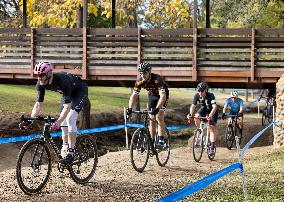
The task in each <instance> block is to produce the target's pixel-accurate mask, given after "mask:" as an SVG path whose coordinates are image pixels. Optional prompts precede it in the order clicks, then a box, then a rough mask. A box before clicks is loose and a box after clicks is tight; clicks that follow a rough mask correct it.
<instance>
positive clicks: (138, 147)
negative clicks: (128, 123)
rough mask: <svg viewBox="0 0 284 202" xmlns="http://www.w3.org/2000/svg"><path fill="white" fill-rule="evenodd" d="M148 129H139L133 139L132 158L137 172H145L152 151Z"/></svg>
mask: <svg viewBox="0 0 284 202" xmlns="http://www.w3.org/2000/svg"><path fill="white" fill-rule="evenodd" d="M149 141H150V140H149V138H148V136H147V131H146V130H145V129H144V128H139V129H137V130H136V131H135V132H134V134H133V136H132V139H131V144H130V160H131V164H132V166H133V168H134V169H135V170H136V171H137V172H143V170H144V169H145V167H146V165H147V163H148V160H149V153H150V143H149Z"/></svg>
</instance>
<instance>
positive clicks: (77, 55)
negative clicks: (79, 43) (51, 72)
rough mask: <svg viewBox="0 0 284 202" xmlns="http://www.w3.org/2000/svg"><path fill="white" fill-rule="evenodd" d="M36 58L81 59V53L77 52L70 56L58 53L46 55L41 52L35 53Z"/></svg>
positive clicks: (69, 54)
mask: <svg viewBox="0 0 284 202" xmlns="http://www.w3.org/2000/svg"><path fill="white" fill-rule="evenodd" d="M36 55H37V57H50V56H54V57H60V58H64V57H65V58H82V57H83V54H82V52H79V53H78V54H71V53H66V52H65V53H60V52H48V53H44V52H41V51H37V54H36Z"/></svg>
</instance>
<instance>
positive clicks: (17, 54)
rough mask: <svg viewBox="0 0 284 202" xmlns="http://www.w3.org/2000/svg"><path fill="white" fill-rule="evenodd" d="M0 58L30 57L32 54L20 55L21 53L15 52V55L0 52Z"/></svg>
mask: <svg viewBox="0 0 284 202" xmlns="http://www.w3.org/2000/svg"><path fill="white" fill-rule="evenodd" d="M0 56H1V57H10V56H12V57H30V56H31V54H30V53H19V52H15V53H10V52H0Z"/></svg>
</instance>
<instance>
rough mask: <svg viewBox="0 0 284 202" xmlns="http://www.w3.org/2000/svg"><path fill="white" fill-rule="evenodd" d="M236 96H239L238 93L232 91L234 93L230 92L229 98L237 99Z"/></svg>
mask: <svg viewBox="0 0 284 202" xmlns="http://www.w3.org/2000/svg"><path fill="white" fill-rule="evenodd" d="M238 95H239V94H238V91H235V90H234V91H232V92H231V97H238Z"/></svg>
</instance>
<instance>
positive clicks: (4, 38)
mask: <svg viewBox="0 0 284 202" xmlns="http://www.w3.org/2000/svg"><path fill="white" fill-rule="evenodd" d="M0 41H30V37H29V36H25V35H19V36H1V35H0Z"/></svg>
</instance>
